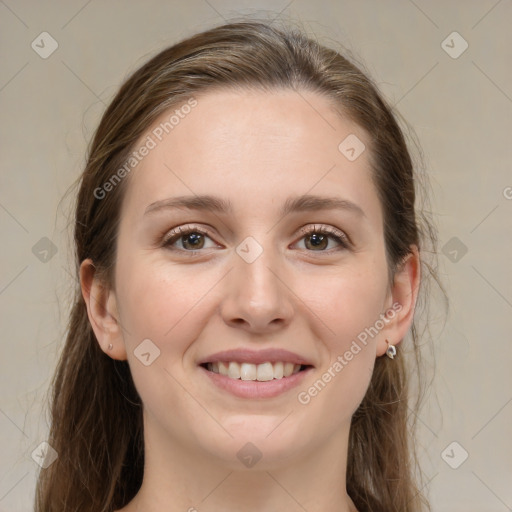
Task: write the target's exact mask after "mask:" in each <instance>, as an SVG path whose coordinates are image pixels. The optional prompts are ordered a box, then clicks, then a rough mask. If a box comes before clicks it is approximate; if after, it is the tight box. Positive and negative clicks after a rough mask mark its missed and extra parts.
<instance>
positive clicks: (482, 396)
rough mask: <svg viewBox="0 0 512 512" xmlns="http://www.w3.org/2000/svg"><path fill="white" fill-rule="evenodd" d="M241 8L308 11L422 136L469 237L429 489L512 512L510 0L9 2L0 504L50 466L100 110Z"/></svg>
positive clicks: (445, 354)
mask: <svg viewBox="0 0 512 512" xmlns="http://www.w3.org/2000/svg"><path fill="white" fill-rule="evenodd" d="M279 13H281V14H279ZM244 14H255V15H258V16H270V17H275V16H278V15H281V16H283V17H285V18H287V19H292V20H299V21H300V22H301V23H302V24H303V25H304V26H305V27H306V28H307V29H308V30H310V31H312V32H313V33H315V34H316V35H317V36H318V38H319V39H320V40H321V41H322V42H325V43H327V44H330V43H332V44H337V43H340V44H342V45H344V46H346V47H348V48H349V49H351V50H352V51H353V52H354V54H355V55H356V56H357V57H358V58H360V59H361V60H362V61H363V62H364V63H365V64H366V67H367V69H368V70H369V71H370V73H371V74H372V75H373V77H374V78H375V80H376V81H377V82H378V84H379V85H380V87H381V89H382V91H383V92H384V94H385V95H386V97H387V98H388V99H389V100H390V101H391V102H392V103H394V104H395V103H396V104H398V108H399V110H400V112H401V113H402V115H403V116H404V117H405V119H407V120H408V122H409V123H410V124H411V125H412V127H413V128H414V129H415V131H416V133H417V135H418V137H419V139H420V141H421V145H422V147H423V150H424V153H425V161H426V164H427V166H428V171H429V173H430V175H431V180H432V186H433V189H434V192H435V196H434V198H433V203H432V208H433V210H434V212H435V215H436V219H437V221H438V223H439V226H440V249H441V248H443V247H445V244H447V243H448V242H449V241H450V240H451V239H452V238H453V237H457V239H456V240H455V241H454V240H452V241H451V242H450V244H458V246H457V247H456V246H452V245H448V246H446V247H445V249H444V252H445V253H446V255H445V254H443V253H441V256H440V263H441V273H442V275H443V278H444V280H445V283H446V286H447V288H448V291H449V293H450V296H451V302H452V308H451V311H450V314H449V316H448V318H447V320H446V322H445V323H444V320H443V318H442V315H441V313H440V315H439V320H437V317H434V318H433V320H432V325H431V327H432V328H433V332H434V334H435V349H436V353H437V363H436V368H437V373H436V375H437V376H436V385H435V388H434V389H433V391H432V392H431V394H430V397H429V401H428V404H427V407H426V408H425V409H424V410H423V412H422V414H421V416H420V436H421V439H420V454H421V457H422V461H423V466H424V470H425V473H426V476H427V478H428V480H429V482H428V484H427V488H428V493H429V495H430V498H431V501H432V505H433V510H434V511H435V512H448V511H449V512H456V511H461V512H462V511H464V512H491V511H492V512H502V511H506V510H512V486H511V485H510V484H511V483H512V462H511V460H512V441H511V438H512V436H511V425H512V375H511V373H512V372H511V370H510V368H511V362H512V357H511V356H512V343H511V335H510V332H511V327H512V325H511V320H510V319H511V318H512V315H511V313H512V286H511V285H512V271H511V252H512V251H511V245H512V244H511V233H512V220H511V218H512V188H510V187H512V175H511V167H510V166H511V162H512V143H511V135H512V85H511V84H512V68H511V65H510V63H511V62H512V35H511V34H512V32H511V31H510V23H511V21H512V3H511V2H510V1H507V0H501V1H496V0H485V1H483V0H482V1H463V0H459V1H441V0H436V1H425V0H416V1H415V2H413V1H407V0H400V1H398V0H395V1H387V2H382V1H380V2H379V1H359V2H356V1H342V0H321V1H317V2H311V1H306V0H293V1H290V0H279V1H275V2H271V1H249V0H246V1H238V2H237V1H234V0H233V1H230V0H187V1H186V2H177V1H163V0H160V1H159V0H153V1H148V2H144V3H143V2H134V1H109V2H100V1H98V0H93V1H89V2H87V1H66V2H64V1H61V2H44V3H43V2H36V1H32V2H29V1H18V2H15V1H14V0H5V1H0V34H1V35H0V37H1V43H2V44H1V50H0V51H1V58H2V70H1V76H0V103H1V109H2V116H1V121H0V129H1V140H2V151H1V152H0V158H1V175H0V179H1V181H0V229H1V234H2V252H1V261H0V268H1V270H0V308H1V309H0V311H1V322H2V323H1V329H2V357H1V358H0V386H1V390H2V392H1V395H0V453H1V456H0V511H11V512H14V511H29V510H31V507H32V497H33V492H34V486H35V475H36V470H37V469H38V466H37V465H36V463H35V462H34V461H33V460H32V458H31V453H32V451H33V450H34V449H35V448H36V447H37V446H38V445H39V444H40V443H41V442H42V441H44V440H45V439H46V435H47V426H46V422H45V420H44V418H43V417H42V412H41V411H42V409H41V408H42V404H43V401H44V396H45V395H44V394H45V391H46V388H47V386H48V383H49V380H50V377H51V375H52V371H53V368H54V365H55V362H56V358H57V355H58V353H59V350H60V348H61V346H62V343H63V331H64V327H65V321H66V319H67V313H68V308H69V297H70V293H71V290H72V289H73V286H74V283H73V281H72V278H71V277H70V276H69V275H68V273H67V272H68V271H69V269H70V268H72V267H71V266H70V263H69V254H70V251H69V239H68V236H67V232H66V228H67V223H68V219H70V218H71V217H70V216H69V204H70V201H69V199H65V200H63V201H62V203H61V204H60V206H59V202H60V201H61V199H62V197H63V195H64V193H65V192H66V190H67V189H68V187H69V186H70V185H71V183H72V182H73V181H74V180H75V179H76V178H77V176H78V175H79V173H80V171H81V169H82V166H83V162H84V153H85V147H86V143H87V141H88V140H89V138H90V136H91V134H92V131H93V129H94V128H95V126H96V124H97V122H98V120H99V116H100V115H101V113H102V111H103V109H104V108H105V106H106V104H107V103H108V102H109V100H110V99H111V97H112V95H113V94H114V93H115V91H116V90H117V88H118V86H119V85H120V83H121V81H122V80H123V79H124V78H125V77H126V76H127V74H128V73H129V72H131V71H133V70H134V69H135V68H136V67H138V66H139V65H140V64H142V63H143V62H144V61H145V60H146V59H147V58H148V57H149V56H151V55H153V54H154V53H156V52H157V51H158V50H160V49H162V48H163V47H164V46H165V45H168V44H171V43H173V42H176V41H177V40H179V39H181V38H182V37H185V36H188V35H190V34H192V33H193V32H196V31H199V30H202V29H205V28H208V27H210V26H212V25H214V24H218V23H219V22H221V21H222V18H229V17H232V16H241V15H244ZM44 31H46V32H48V33H49V34H51V36H52V37H53V38H54V39H55V40H56V41H57V43H58V48H57V50H56V51H55V52H54V53H53V54H52V55H50V56H49V57H48V58H46V59H43V58H41V57H40V56H39V55H38V53H36V52H35V51H34V50H33V49H32V47H31V43H32V41H34V40H36V38H37V37H38V36H39V34H41V32H44ZM453 31H457V32H458V33H459V34H460V35H461V36H462V37H463V38H464V40H465V41H467V43H468V44H469V47H468V48H467V50H466V51H465V52H464V53H462V54H461V55H460V56H459V57H458V58H452V57H451V56H450V55H448V53H446V51H445V50H444V49H443V47H442V42H443V40H445V39H446V38H447V36H448V35H449V34H451V33H452V32H453ZM45 37H46V36H45ZM457 37H458V36H456V37H455V39H453V37H452V38H451V39H448V44H449V45H450V46H453V48H452V49H451V50H450V51H451V52H452V53H453V52H458V51H460V50H461V49H462V48H463V47H462V46H461V45H462V44H463V41H462V40H461V39H457ZM452 39H453V43H452V42H451V41H452ZM38 40H40V38H39V39H38ZM47 41H48V40H47ZM36 42H37V41H36ZM46 48H49V46H46ZM40 51H41V50H40ZM507 187H509V188H507ZM43 237H47V238H49V239H50V240H51V241H52V243H53V244H55V247H56V249H57V253H56V254H55V255H54V256H53V257H51V258H50V256H51V253H48V255H47V256H46V258H47V259H48V261H47V262H46V263H45V262H44V261H41V258H43V260H44V253H41V247H42V246H36V249H37V248H39V252H38V251H37V250H36V249H34V252H35V253H36V254H34V252H33V247H34V246H35V245H36V244H37V243H38V242H39V241H40V240H41V239H42V238H43ZM45 243H48V242H45V241H43V242H39V244H43V245H44V244H45ZM462 244H463V245H462ZM463 246H465V247H466V248H467V253H466V254H464V255H463V256H462V257H460V256H461V254H462V252H461V247H463ZM454 247H455V249H456V251H458V252H457V258H458V261H456V262H455V261H452V260H453V258H454V256H455V253H453V252H452V253H451V254H450V252H449V251H451V250H453V248H454ZM439 309H440V311H442V308H441V307H440V308H439ZM453 441H456V442H457V443H458V445H456V446H455V448H454V451H453V452H452V451H451V449H449V450H448V452H447V453H448V455H449V457H447V456H446V452H444V450H445V448H446V447H448V446H449V445H450V443H452V442H453ZM463 449H464V450H466V451H467V452H468V454H469V456H468V458H467V460H465V461H464V463H463V464H461V465H460V466H459V467H458V468H457V469H452V468H451V467H450V466H449V465H448V464H447V462H445V460H444V459H443V458H442V453H443V452H444V453H445V456H444V458H445V459H446V460H448V459H450V462H451V463H452V465H455V464H456V463H457V462H460V460H461V456H462V454H463V452H462V450H463Z"/></svg>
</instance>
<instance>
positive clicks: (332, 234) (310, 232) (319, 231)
mask: <svg viewBox="0 0 512 512" xmlns="http://www.w3.org/2000/svg"><path fill="white" fill-rule="evenodd" d="M301 233H302V235H303V238H304V240H305V244H304V245H305V246H306V249H308V250H309V251H313V252H330V250H326V249H327V247H328V246H329V240H335V241H336V243H337V244H338V245H339V246H341V247H342V248H343V249H348V248H349V242H348V238H347V236H346V235H345V233H343V232H342V231H339V230H337V229H335V228H331V227H320V228H318V227H317V226H313V227H310V228H304V229H302V230H301Z"/></svg>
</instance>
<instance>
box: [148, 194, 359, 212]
mask: <svg viewBox="0 0 512 512" xmlns="http://www.w3.org/2000/svg"><path fill="white" fill-rule="evenodd" d="M180 208H181V209H183V208H185V209H188V210H204V211H213V212H217V213H224V214H225V213H232V212H233V205H232V203H231V201H229V200H226V199H222V198H221V197H215V196H212V195H201V196H198V195H194V196H178V197H171V198H168V199H162V200H161V201H156V202H154V203H152V204H150V205H149V206H148V207H147V208H146V210H145V212H144V215H147V214H149V213H154V212H157V211H160V210H164V209H165V210H167V209H180ZM317 210H346V211H349V212H352V213H355V214H356V215H357V216H358V217H366V214H365V213H364V211H363V210H362V208H361V207H360V206H358V205H357V204H355V203H353V202H352V201H349V200H348V199H342V198H340V197H325V196H315V195H310V194H305V195H301V196H296V197H289V198H288V199H287V200H286V201H285V203H284V205H283V207H282V208H281V211H280V212H279V215H280V216H282V217H284V216H286V215H288V214H289V213H292V212H306V211H317Z"/></svg>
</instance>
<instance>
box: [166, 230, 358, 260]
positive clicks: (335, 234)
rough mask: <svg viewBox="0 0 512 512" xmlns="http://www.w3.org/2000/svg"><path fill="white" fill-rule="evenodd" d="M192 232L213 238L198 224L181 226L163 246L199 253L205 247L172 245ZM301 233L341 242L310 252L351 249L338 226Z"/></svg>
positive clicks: (188, 252)
mask: <svg viewBox="0 0 512 512" xmlns="http://www.w3.org/2000/svg"><path fill="white" fill-rule="evenodd" d="M191 233H198V234H200V235H204V236H207V237H208V238H211V237H210V235H209V233H208V231H207V230H204V229H202V228H200V227H197V226H187V227H185V228H182V227H181V226H180V227H179V228H176V229H173V230H172V231H170V232H169V233H168V234H167V236H165V238H164V240H163V241H162V247H165V248H167V249H169V250H172V251H181V252H186V253H187V254H191V255H194V254H198V253H200V252H201V251H203V249H198V250H197V251H193V250H187V249H176V248H174V247H172V244H174V243H175V242H176V241H178V240H179V239H180V238H182V237H184V236H186V235H190V234H191ZM300 233H301V235H302V237H301V239H300V240H302V238H304V237H306V236H308V235H312V234H319V235H328V236H329V237H331V238H333V239H334V240H335V241H336V242H338V243H339V244H340V246H341V247H339V248H338V249H329V250H321V251H312V250H308V249H306V250H307V251H308V252H319V253H327V254H331V252H333V250H334V251H337V250H341V249H349V248H350V241H349V239H348V237H347V235H346V234H345V233H343V231H340V230H338V229H336V228H333V227H330V226H320V227H318V226H317V225H314V226H313V227H309V228H301V230H300Z"/></svg>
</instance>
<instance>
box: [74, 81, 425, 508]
mask: <svg viewBox="0 0 512 512" xmlns="http://www.w3.org/2000/svg"><path fill="white" fill-rule="evenodd" d="M195 97H196V99H197V100H198V104H197V106H196V107H195V108H194V109H192V111H191V112H190V114H188V115H187V116H186V117H185V118H184V119H182V120H180V123H179V125H177V126H176V127H174V129H173V130H172V131H171V132H170V133H169V134H167V135H165V137H164V138H163V140H162V141H161V142H159V143H158V145H157V147H155V148H154V149H152V150H151V151H150V152H149V154H148V155H147V156H146V157H145V158H144V159H143V161H142V162H141V163H140V164H139V165H138V166H137V167H136V169H134V170H133V171H132V173H131V174H130V175H129V178H128V179H129V183H128V187H127V193H126V196H125V198H124V202H123V207H122V215H121V222H120V225H119V238H118V242H117V243H118V253H117V262H116V268H115V282H116V286H115V289H108V287H106V286H105V285H103V284H102V283H101V281H100V280H99V279H97V278H96V277H95V276H94V267H93V266H92V264H91V263H92V262H91V261H90V260H85V261H84V262H83V263H82V266H81V284H82V291H83V296H84V298H85V301H86V304H87V311H88V315H89V319H90V322H91V324H92V326H93V329H94V332H95V334H96V337H97V340H98V343H99V345H100V347H101V348H102V350H104V351H105V353H106V354H108V355H109V356H110V357H112V358H115V359H121V360H126V359H127V360H128V362H129V365H130V369H131V372H132V374H133V378H134V382H135V385H136V387H137V390H138V392H139V394H140V396H141V398H142V402H143V405H144V441H145V450H146V451H145V453H146V466H145V473H144V482H143V484H142V487H141V489H140V491H139V493H138V494H137V496H136V497H135V498H134V499H133V500H132V501H131V502H130V503H129V504H128V505H127V506H126V507H124V508H123V509H122V512H134V511H145V512H157V511H158V512H159V511H164V510H165V511H166V512H168V511H183V512H184V511H193V510H195V509H197V510H201V511H208V512H220V511H223V512H225V511H226V510H227V508H226V504H229V510H244V511H247V512H253V511H254V512H256V511H258V512H261V511H274V510H287V511H291V512H295V511H297V512H298V511H301V512H303V511H304V510H307V511H308V512H314V511H323V512H329V511H332V512H334V511H336V512H340V511H342V512H349V511H350V512H354V511H356V508H355V506H354V504H353V503H352V501H351V500H350V498H349V496H348V494H347V493H346V490H345V487H344V482H345V475H346V470H345V468H346V463H347V443H348V435H349V426H350V419H351V417H352V415H353V413H354V412H355V410H356V409H357V407H358V406H359V404H360V402H361V400H362V399H363V397H364V394H365V392H366V390H367V388H368V385H369V382H370V378H371V374H372V370H373V367H374V363H375V359H376V357H381V356H383V355H384V354H385V351H386V348H387V343H386V341H385V340H386V339H388V340H389V341H390V342H391V343H393V344H395V345H398V344H399V343H400V340H402V339H403V337H404V336H405V334H406V333H407V331H408V329H409V328H410V326H411V323H412V319H413V312H414V307H415V302H416V297H417V290H418V285H419V279H420V275H419V254H418V252H417V249H416V248H415V247H413V248H412V249H413V251H412V253H411V255H410V257H409V258H408V259H407V260H406V263H405V264H404V266H403V268H402V270H401V271H400V272H399V273H398V274H397V276H396V278H395V281H394V284H393V285H392V286H391V287H390V286H388V282H387V261H386V255H385V246H384V236H383V217H382V210H381V205H380V202H379V199H378V197H377V192H376V190H375V188H374V185H373V184H372V182H371V180H370V168H369V160H368V156H369V155H368V152H369V149H368V148H369V146H370V140H369V139H368V136H367V134H366V133H365V132H363V131H362V130H361V128H360V127H359V126H357V125H355V124H354V123H353V122H351V121H350V120H348V119H346V118H341V117H340V116H339V115H338V114H337V113H336V112H335V111H334V109H333V108H332V106H331V105H330V104H329V103H328V101H327V100H326V99H325V98H324V97H322V96H320V95H318V94H317V93H313V92H309V91H301V94H300V95H299V94H297V93H296V92H294V91H291V90H284V91H279V92H272V93H270V92H254V91H251V92H249V91H244V92H233V91H224V90H217V91H210V92H207V93H204V94H202V95H198V96H195ZM168 117H169V114H166V115H164V116H162V118H161V119H159V120H157V122H156V123H155V124H154V126H157V125H158V124H159V123H160V122H161V121H162V120H165V119H168ZM149 133H151V131H150V130H148V132H147V134H149ZM147 134H146V135H147ZM349 134H356V135H357V137H358V138H359V139H360V140H362V141H363V142H364V144H365V145H366V148H367V149H366V150H365V151H364V152H363V153H362V154H361V155H360V156H359V158H357V159H356V160H355V161H353V162H351V161H349V160H348V159H347V158H346V157H345V156H344V155H343V154H342V153H341V152H340V151H339V150H338V145H339V144H340V142H341V141H342V140H344V139H345V137H347V136H348V135H349ZM143 138H145V136H144V137H143ZM143 138H141V140H142V139H143ZM305 193H309V194H315V195H320V196H332V195H336V196H337V197H342V198H345V199H348V200H350V201H352V202H354V203H356V204H357V205H359V206H360V207H361V208H362V209H363V211H364V213H365V216H364V217H361V218H359V217H357V216H356V215H354V214H353V213H350V212H348V211H341V210H340V211H338V210H321V211H310V212H298V213H290V214H288V215H286V216H285V217H280V216H279V213H278V211H279V208H280V207H281V206H282V204H283V203H284V201H285V199H286V198H288V197H290V196H296V195H301V194H305ZM191 194H192V195H193V194H197V195H201V194H212V195H215V196H220V197H222V198H224V199H229V200H230V201H231V202H232V203H233V208H234V210H233V212H232V213H227V214H221V213H214V212H212V211H192V210H185V209H180V210H162V211H159V212H158V213H153V214H151V215H146V216H144V212H145V209H146V207H148V205H150V204H152V203H153V202H155V201H159V200H162V199H166V198H170V197H175V196H180V195H191ZM187 224H191V225H193V226H194V227H195V226H197V227H201V228H203V229H207V230H208V231H209V234H208V236H206V237H203V241H202V242H201V243H202V245H201V243H200V244H199V247H200V248H199V249H198V252H197V254H196V255H191V254H190V252H191V251H192V249H191V247H192V244H191V243H190V238H187V237H186V236H185V237H182V238H178V239H177V240H176V241H175V243H174V248H175V250H174V251H172V250H171V249H170V248H166V247H162V245H161V242H162V240H163V238H164V237H165V235H166V234H167V233H169V232H170V231H171V230H172V229H173V228H177V227H179V226H182V227H186V225H187ZM302 226H306V227H313V226H317V227H324V226H326V227H333V228H337V229H339V230H341V231H342V232H344V233H346V234H347V236H348V237H349V238H350V240H351V242H352V243H353V246H352V247H351V248H348V249H347V248H343V247H341V246H340V244H339V243H338V242H336V240H335V239H333V238H329V240H330V241H329V245H328V246H326V245H323V244H320V245H321V247H320V248H318V247H315V246H313V244H311V238H310V237H308V236H307V235H306V236H304V235H303V234H302V233H300V232H299V231H298V230H299V228H301V227H302ZM248 236H252V237H253V238H254V239H255V240H257V242H258V243H259V244H260V246H261V247H262V248H263V252H262V254H261V255H260V256H259V257H258V258H257V259H256V260H255V261H254V262H252V263H247V262H246V261H245V260H244V259H242V258H241V257H240V256H239V255H238V253H237V252H236V248H237V246H238V245H239V244H240V243H241V242H242V241H243V240H244V239H245V238H246V237H248ZM187 243H188V245H187ZM187 250H188V251H189V252H188V253H187V252H186V251H187ZM276 276H278V277H279V278H277V277H276ZM395 302H398V303H399V304H401V306H402V309H401V310H400V311H399V312H398V313H396V314H395V316H394V317H393V319H392V320H390V321H389V322H388V323H387V324H385V326H384V328H382V329H381V330H380V331H379V333H378V335H376V336H374V337H373V338H372V337H369V338H368V342H367V345H366V346H362V345H361V346H362V350H361V351H360V352H359V353H358V354H357V355H355V356H354V357H353V359H352V360H351V361H350V362H349V363H348V364H347V365H346V366H345V367H344V368H343V370H342V371H341V372H339V373H337V374H336V377H334V378H332V380H331V381H330V382H329V383H328V384H327V385H326V386H325V388H324V389H323V390H322V391H321V392H320V393H318V394H317V396H315V397H314V398H312V399H311V401H310V402H309V403H308V404H307V405H304V404H301V403H299V401H298V400H297V394H298V392H299V391H304V390H307V389H308V388H309V387H310V386H311V385H312V384H313V383H314V382H315V381H317V380H318V379H319V378H320V377H321V376H322V374H323V373H325V372H326V371H327V369H328V368H329V367H331V366H332V364H333V362H334V361H335V360H336V358H337V357H338V356H339V355H343V354H344V353H345V352H346V351H347V350H348V349H349V348H350V346H351V343H352V342H353V340H355V339H356V337H357V335H358V334H359V333H360V332H361V331H363V330H364V329H365V328H367V327H370V326H372V325H374V324H375V322H376V320H377V319H378V318H379V315H380V314H381V313H385V312H386V311H387V310H388V309H389V308H391V306H392V304H393V303H395ZM147 338H149V339H151V340H152V342H153V343H154V344H155V345H156V346H158V348H159V349H160V356H159V357H158V358H157V359H156V360H155V361H154V362H153V363H152V364H151V365H149V366H145V365H143V364H141V362H140V361H139V359H137V357H135V355H134V350H135V349H136V348H137V346H138V345H139V344H140V343H141V341H142V340H144V339H147ZM109 344H112V345H113V349H112V350H108V348H107V347H108V345H109ZM231 348H250V349H254V350H258V349H263V348H284V349H288V350H291V351H293V352H296V353H298V354H300V355H302V356H304V357H307V358H308V359H309V360H310V361H311V362H312V364H313V365H314V366H315V368H314V370H313V371H312V372H310V374H309V375H308V376H307V379H306V381H305V382H304V383H303V384H301V385H300V386H299V387H298V388H296V389H292V390H290V391H287V392H285V393H284V394H282V395H280V396H277V397H275V398H266V399H261V400H254V399H242V398H237V397H234V396H232V395H230V394H228V393H227V392H226V391H223V390H220V389H218V388H217V387H215V386H213V385H212V384H210V382H209V379H207V378H206V377H205V376H204V375H203V374H202V373H201V370H200V369H199V368H198V367H197V362H198V361H199V360H200V359H201V358H203V357H205V356H208V355H211V354H213V353H215V352H217V351H221V350H226V349H231ZM398 357H400V355H398ZM247 442H251V443H253V444H254V445H255V446H256V447H257V449H258V450H259V452H261V454H262V458H261V459H260V460H259V461H258V462H257V464H255V465H254V466H253V467H252V468H246V467H245V466H244V465H243V464H241V462H240V460H239V459H238V458H237V456H236V454H237V452H238V451H239V450H240V449H241V448H242V447H243V446H244V445H245V444H246V443H247Z"/></svg>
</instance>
